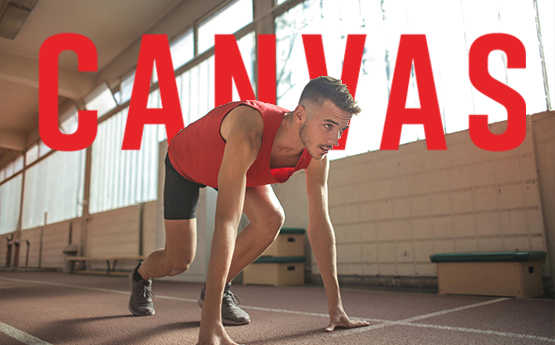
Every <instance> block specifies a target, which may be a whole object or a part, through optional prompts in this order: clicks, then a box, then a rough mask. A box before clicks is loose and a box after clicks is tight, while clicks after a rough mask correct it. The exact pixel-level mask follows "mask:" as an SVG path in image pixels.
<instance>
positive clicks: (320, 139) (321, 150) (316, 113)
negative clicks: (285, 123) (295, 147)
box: [299, 99, 353, 160]
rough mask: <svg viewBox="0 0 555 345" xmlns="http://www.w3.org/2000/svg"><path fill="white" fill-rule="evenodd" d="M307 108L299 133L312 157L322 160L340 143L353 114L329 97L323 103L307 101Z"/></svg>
mask: <svg viewBox="0 0 555 345" xmlns="http://www.w3.org/2000/svg"><path fill="white" fill-rule="evenodd" d="M305 110H306V118H305V120H304V123H303V124H302V125H301V129H300V130H299V135H300V137H301V141H302V143H303V144H304V146H305V148H306V149H307V150H308V153H310V155H311V156H312V158H314V159H318V160H320V159H322V158H324V156H325V155H326V154H327V153H328V151H329V150H331V149H332V148H333V146H335V145H337V144H338V142H339V138H341V133H343V131H344V130H345V129H347V127H349V121H350V120H351V117H352V116H353V115H352V114H351V113H348V112H346V111H343V110H341V109H339V108H338V107H337V106H336V105H335V104H333V102H332V101H330V100H327V99H326V100H325V101H324V102H322V104H315V103H312V102H306V104H305Z"/></svg>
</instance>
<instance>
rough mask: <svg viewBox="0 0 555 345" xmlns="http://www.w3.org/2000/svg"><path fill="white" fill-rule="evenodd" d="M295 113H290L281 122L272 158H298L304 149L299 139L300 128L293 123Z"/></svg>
mask: <svg viewBox="0 0 555 345" xmlns="http://www.w3.org/2000/svg"><path fill="white" fill-rule="evenodd" d="M292 117H293V113H292V112H289V113H287V114H286V115H285V116H284V117H283V120H282V121H281V124H280V125H279V128H278V130H277V132H276V136H275V138H274V144H273V146H272V156H274V155H276V156H280V157H287V156H298V155H299V154H300V153H301V152H302V151H303V149H304V145H303V143H302V141H301V138H300V137H299V128H297V126H295V123H293V121H292Z"/></svg>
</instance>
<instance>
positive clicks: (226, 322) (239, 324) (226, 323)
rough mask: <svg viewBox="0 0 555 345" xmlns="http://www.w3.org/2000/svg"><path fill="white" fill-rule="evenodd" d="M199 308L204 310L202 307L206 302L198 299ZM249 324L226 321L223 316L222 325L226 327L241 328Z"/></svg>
mask: <svg viewBox="0 0 555 345" xmlns="http://www.w3.org/2000/svg"><path fill="white" fill-rule="evenodd" d="M197 303H198V306H199V307H200V308H201V309H202V306H203V305H204V300H202V299H200V298H199V299H198V301H197ZM249 323H251V322H250V321H247V322H237V321H233V320H230V319H226V318H224V317H223V316H222V324H223V325H225V326H241V325H248V324H249Z"/></svg>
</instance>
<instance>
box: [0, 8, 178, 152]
mask: <svg viewBox="0 0 555 345" xmlns="http://www.w3.org/2000/svg"><path fill="white" fill-rule="evenodd" d="M3 1H5V0H3ZM181 1H184V0H156V1H152V0H94V1H92V0H39V1H38V3H37V5H36V6H35V8H34V9H33V10H32V12H31V14H30V15H29V17H28V18H27V20H26V22H25V24H24V25H23V28H22V29H21V31H19V34H18V35H17V37H16V38H15V39H14V40H9V39H6V38H2V37H0V162H2V161H5V159H3V158H6V157H7V156H8V155H9V156H13V155H14V152H15V151H22V150H24V149H25V146H26V145H27V144H28V137H29V135H30V133H32V132H34V131H35V130H36V129H37V128H38V109H39V99H38V95H39V92H38V70H39V69H38V66H39V51H40V47H41V45H42V43H43V42H44V41H45V40H46V39H47V38H49V37H50V36H53V35H56V34H59V33H78V34H82V35H84V36H86V37H88V38H89V39H91V40H92V41H93V42H94V44H95V46H96V49H97V56H98V72H95V73H83V72H78V71H77V56H76V54H75V53H72V52H64V53H62V54H61V55H60V58H59V65H60V72H59V92H58V94H59V97H58V101H59V104H60V105H61V106H62V107H63V105H64V102H65V103H66V104H68V103H73V102H72V100H78V99H80V98H82V97H83V96H85V95H86V94H87V93H89V92H90V91H91V90H92V89H94V87H96V86H97V84H98V83H99V81H98V80H97V79H96V76H97V75H98V74H99V73H100V72H101V71H102V69H103V68H104V67H106V66H107V65H108V64H109V63H110V62H111V61H112V60H114V59H115V58H116V57H117V56H118V55H120V54H121V53H122V52H123V51H124V50H126V48H128V47H129V46H130V45H131V44H132V43H133V42H135V41H136V40H138V39H140V37H141V35H142V34H143V33H145V32H147V30H148V29H149V28H151V27H152V26H154V24H156V23H157V22H159V21H160V20H161V19H162V18H163V17H164V16H165V15H166V14H167V13H168V12H170V11H171V10H172V9H173V8H174V7H175V6H176V5H178V4H179V3H180V2H181Z"/></svg>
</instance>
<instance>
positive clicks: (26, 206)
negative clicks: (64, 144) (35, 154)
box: [22, 150, 85, 229]
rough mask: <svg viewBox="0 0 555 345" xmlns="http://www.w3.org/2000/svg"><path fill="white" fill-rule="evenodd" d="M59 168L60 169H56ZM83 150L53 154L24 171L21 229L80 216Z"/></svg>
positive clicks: (81, 207)
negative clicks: (45, 219) (45, 221)
mask: <svg viewBox="0 0 555 345" xmlns="http://www.w3.org/2000/svg"><path fill="white" fill-rule="evenodd" d="M60 167H63V169H60ZM84 177H85V151H84V150H82V151H75V152H54V153H53V154H52V155H51V156H49V157H48V158H46V159H44V160H42V161H40V162H39V163H37V164H36V165H34V166H32V167H31V168H29V169H27V171H26V172H25V192H24V199H23V221H22V228H23V229H28V228H32V227H37V226H41V225H44V218H45V214H46V215H47V223H48V224H52V223H56V222H60V221H63V220H66V219H71V218H76V217H80V216H81V215H82V214H83V190H84V188H83V185H84V180H85V179H84Z"/></svg>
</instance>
